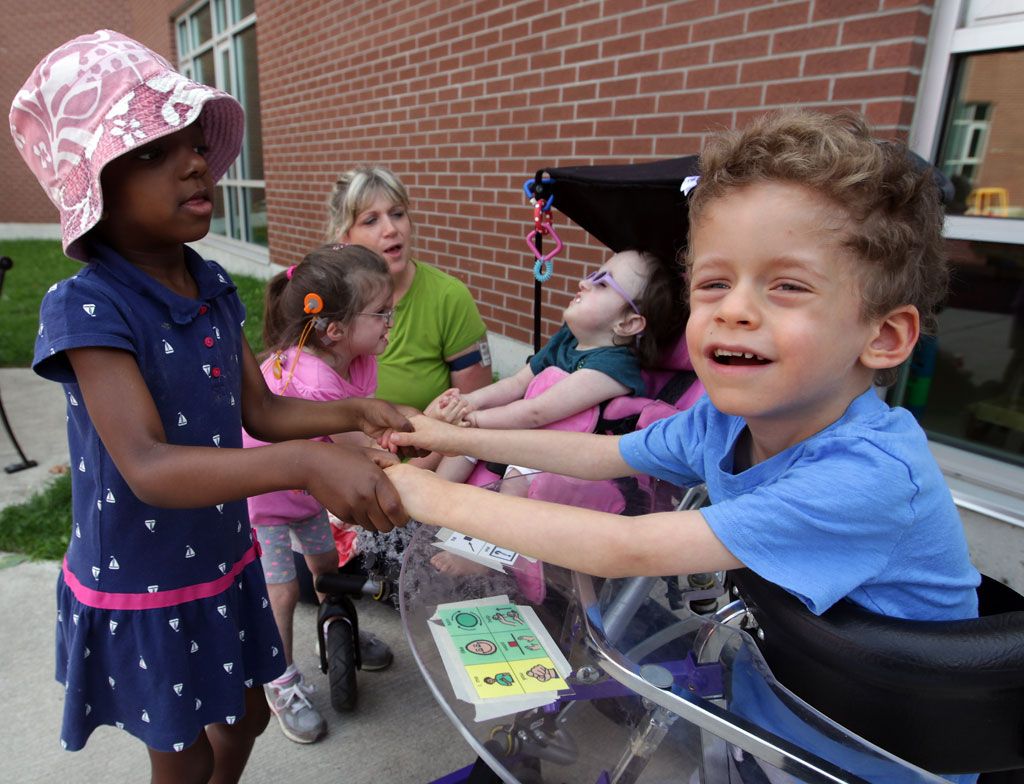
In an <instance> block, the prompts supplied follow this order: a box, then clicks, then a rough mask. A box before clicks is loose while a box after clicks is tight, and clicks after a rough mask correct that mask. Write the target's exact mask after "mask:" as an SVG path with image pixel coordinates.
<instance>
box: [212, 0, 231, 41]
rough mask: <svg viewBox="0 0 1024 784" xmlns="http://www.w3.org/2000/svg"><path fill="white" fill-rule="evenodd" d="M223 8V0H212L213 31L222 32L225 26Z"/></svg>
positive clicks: (225, 20)
mask: <svg viewBox="0 0 1024 784" xmlns="http://www.w3.org/2000/svg"><path fill="white" fill-rule="evenodd" d="M224 13H225V8H224V0H213V21H214V33H215V34H218V35H219V34H220V33H223V32H224V30H225V28H227V26H228V25H227V19H225V18H224Z"/></svg>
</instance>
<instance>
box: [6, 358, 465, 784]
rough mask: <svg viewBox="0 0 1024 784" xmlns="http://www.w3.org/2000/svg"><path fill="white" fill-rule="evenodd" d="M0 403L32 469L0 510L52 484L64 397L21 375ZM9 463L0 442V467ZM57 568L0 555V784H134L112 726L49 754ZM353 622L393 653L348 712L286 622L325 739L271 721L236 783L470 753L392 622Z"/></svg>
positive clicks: (275, 783) (9, 376) (413, 778)
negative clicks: (293, 734) (290, 735)
mask: <svg viewBox="0 0 1024 784" xmlns="http://www.w3.org/2000/svg"><path fill="white" fill-rule="evenodd" d="M0 395H2V397H3V403H4V407H5V409H6V412H7V416H8V419H9V421H10V424H11V427H12V429H13V430H14V433H15V436H16V437H17V439H18V441H19V443H20V444H21V447H22V449H23V451H24V452H25V454H26V456H27V457H28V458H29V459H32V460H36V461H37V462H38V463H39V465H38V466H37V467H35V468H30V469H26V470H24V471H19V472H17V473H14V474H6V473H0V507H3V506H7V505H10V504H14V503H21V502H22V501H25V500H27V499H28V498H29V497H31V495H33V494H34V493H35V492H38V491H39V490H41V489H42V488H43V487H45V486H46V484H47V483H48V482H50V481H52V479H53V474H51V473H50V470H49V469H50V468H51V467H52V466H55V465H63V464H64V463H66V462H67V445H66V436H65V414H64V406H65V403H64V395H63V393H62V391H61V388H60V386H59V385H57V384H54V383H52V382H48V381H43V380H41V379H39V378H37V377H36V376H35V375H34V374H33V373H32V372H31V371H30V370H22V369H0ZM16 462H20V457H19V456H18V453H17V451H16V450H15V448H14V446H13V445H12V444H11V442H10V439H9V438H8V437H7V435H6V433H0V466H7V465H10V464H12V463H16ZM58 568H59V566H58V563H57V562H53V561H42V562H22V561H20V559H18V558H15V557H12V556H10V555H5V554H2V553H0V687H2V689H3V694H4V706H3V713H2V716H0V781H3V782H12V784H13V783H17V784H22V783H24V784H29V783H30V782H39V783H40V784H51V782H53V781H70V782H90V783H91V782H99V781H111V782H144V781H148V780H149V762H148V758H147V756H146V751H145V748H144V747H143V745H142V744H141V743H139V742H138V741H136V740H135V739H134V738H132V737H130V736H129V735H127V734H126V733H124V732H121V731H119V730H116V729H114V728H113V727H101V728H100V729H99V730H97V731H96V732H95V733H94V734H93V736H92V737H91V739H90V740H89V743H88V744H87V745H86V747H85V749H83V750H82V751H79V752H74V753H72V752H66V751H62V750H61V748H60V745H59V731H60V724H61V711H62V705H63V690H62V689H61V687H60V686H59V685H58V684H57V682H56V681H55V680H54V678H53V671H54V661H53V655H54V654H53V650H54V642H53V639H54V613H55V609H54V608H55V605H54V581H55V579H56V575H57V570H58ZM357 607H358V610H359V613H360V622H361V623H362V624H363V625H365V627H366V628H368V629H370V630H371V631H373V632H374V633H376V634H378V635H379V636H380V637H381V638H382V639H384V640H385V641H386V642H388V643H389V644H390V645H391V646H392V648H393V649H394V651H395V663H394V665H392V667H391V668H390V669H388V670H385V671H384V672H378V673H365V674H364V673H360V674H359V678H358V684H359V706H358V708H357V709H356V711H355V712H354V713H352V714H348V715H345V716H341V715H339V714H337V713H335V712H334V711H333V709H332V708H331V706H330V701H329V696H328V693H327V678H326V676H324V675H321V674H320V672H319V667H318V661H317V660H316V659H314V655H313V638H314V629H315V610H314V608H313V607H311V606H309V605H300V607H299V610H298V612H297V614H296V619H295V629H296V635H297V636H296V645H295V649H296V659H297V662H298V664H299V666H300V668H301V669H302V671H303V672H304V673H306V675H307V677H308V679H309V680H310V682H312V683H314V684H315V685H316V686H317V691H316V692H315V693H314V694H313V695H312V698H311V699H312V701H313V703H314V704H315V705H316V707H317V709H318V710H320V711H321V713H322V714H323V715H324V716H325V717H326V718H327V721H328V724H329V731H328V735H327V737H326V738H324V739H322V740H321V741H320V742H318V743H316V744H313V745H310V746H300V745H297V744H295V743H292V742H291V741H289V740H287V739H286V738H285V737H284V735H282V734H281V731H280V729H279V728H278V726H277V722H276V720H274V719H272V720H271V724H270V726H269V727H268V728H267V731H266V732H265V733H264V734H263V736H262V737H261V738H260V739H259V740H258V741H257V743H256V748H255V750H254V751H253V755H252V758H251V760H250V762H249V766H248V768H247V770H246V773H245V776H244V777H243V779H242V781H243V782H246V784H306V782H309V784H314V783H316V784H333V783H334V782H345V783H346V784H364V783H365V784H371V782H372V783H373V784H377V783H378V782H399V783H406V782H407V783H408V784H420V783H421V782H429V781H433V780H434V779H436V778H439V777H441V776H443V775H444V774H446V773H449V772H451V771H453V770H455V769H458V768H461V767H463V766H464V765H467V764H469V763H470V762H471V761H472V760H473V758H474V754H473V753H472V751H471V750H470V748H469V746H468V745H467V744H466V743H465V741H464V740H463V739H462V737H461V736H460V735H459V734H458V732H457V731H456V729H455V727H454V726H453V725H452V724H451V722H450V721H449V720H448V718H447V717H446V716H445V715H444V714H443V713H442V712H441V709H440V708H439V707H438V706H437V704H436V703H435V701H434V699H433V697H432V695H431V694H430V691H429V689H428V687H427V685H426V684H425V682H424V681H423V679H422V677H421V676H420V672H419V669H418V668H417V666H416V663H415V661H414V660H413V657H412V653H411V651H410V650H409V647H408V644H407V643H406V641H405V637H404V634H403V633H402V629H401V623H400V619H399V615H398V613H397V612H396V611H394V610H393V609H391V608H390V606H385V605H381V604H378V603H376V602H372V601H369V600H364V601H361V602H358V603H357Z"/></svg>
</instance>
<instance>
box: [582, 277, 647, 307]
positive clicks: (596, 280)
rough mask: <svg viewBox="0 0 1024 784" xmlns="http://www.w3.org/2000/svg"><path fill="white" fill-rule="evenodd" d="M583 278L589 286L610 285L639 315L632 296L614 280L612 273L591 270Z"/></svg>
mask: <svg viewBox="0 0 1024 784" xmlns="http://www.w3.org/2000/svg"><path fill="white" fill-rule="evenodd" d="M583 280H585V281H586V282H587V283H589V284H590V285H591V286H608V287H610V288H611V290H612V291H614V292H615V293H616V294H618V295H619V296H620V297H622V298H623V299H624V300H626V304H627V305H629V306H630V307H631V308H632V309H633V312H634V313H636V314H637V315H640V308H638V307H637V305H636V303H635V302H633V299H632V297H630V296H629V294H627V293H626V290H625V289H624V288H622V286H620V285H619V284H618V283H617V282H616V281H615V278H613V277H612V274H611V273H610V272H609V271H608V270H598V271H597V272H591V273H590V274H589V275H587V276H586V277H585V278H584V279H583Z"/></svg>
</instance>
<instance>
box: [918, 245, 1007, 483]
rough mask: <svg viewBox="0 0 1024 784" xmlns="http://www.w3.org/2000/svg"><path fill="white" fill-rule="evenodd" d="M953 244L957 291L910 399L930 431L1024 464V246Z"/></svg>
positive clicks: (924, 347) (930, 341)
mask: <svg viewBox="0 0 1024 784" xmlns="http://www.w3.org/2000/svg"><path fill="white" fill-rule="evenodd" d="M949 249H950V256H951V260H952V262H953V281H952V286H951V290H950V297H949V300H948V302H947V305H946V307H945V308H944V310H943V311H942V313H940V314H939V329H938V334H937V335H936V336H935V337H934V338H924V339H922V340H921V342H920V343H919V344H918V347H917V349H916V350H915V352H914V357H913V359H912V360H911V368H910V377H909V379H908V382H907V389H906V394H905V396H904V401H903V405H905V406H906V407H907V408H909V409H910V410H911V411H912V412H913V413H914V415H915V416H916V417H917V418H918V420H919V421H920V423H921V425H922V427H924V429H925V430H927V431H928V435H929V437H930V438H933V439H934V440H936V441H940V442H944V443H949V444H952V445H953V446H957V447H961V448H963V449H968V450H971V451H974V452H979V453H982V454H985V455H988V456H990V457H996V458H999V459H1002V460H1007V461H1009V462H1012V463H1016V464H1018V465H1022V466H1024V246H1021V245H1009V244H1000V243H988V242H970V241H967V240H954V241H950V242H949Z"/></svg>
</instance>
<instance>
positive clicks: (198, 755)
mask: <svg viewBox="0 0 1024 784" xmlns="http://www.w3.org/2000/svg"><path fill="white" fill-rule="evenodd" d="M148 751H149V766H150V771H151V774H150V775H151V777H150V781H151V782H152V784H206V783H207V782H208V781H210V777H211V776H212V775H213V764H214V757H213V746H211V745H210V739H209V738H208V737H207V735H206V733H205V732H201V733H199V737H198V738H196V742H195V743H193V744H192V745H191V746H189V747H188V748H187V749H184V750H182V751H156V750H155V749H148Z"/></svg>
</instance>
